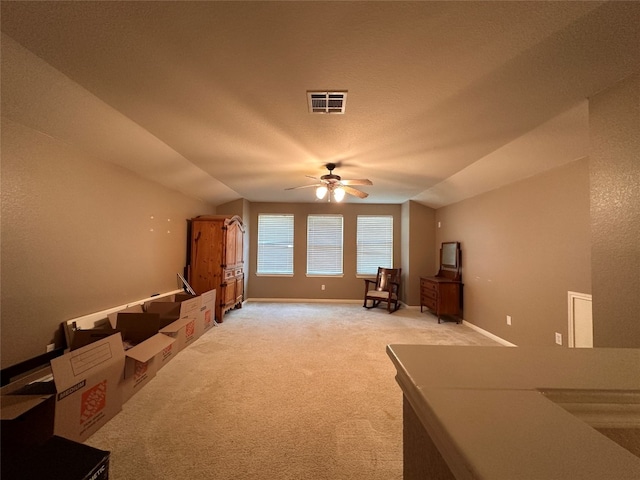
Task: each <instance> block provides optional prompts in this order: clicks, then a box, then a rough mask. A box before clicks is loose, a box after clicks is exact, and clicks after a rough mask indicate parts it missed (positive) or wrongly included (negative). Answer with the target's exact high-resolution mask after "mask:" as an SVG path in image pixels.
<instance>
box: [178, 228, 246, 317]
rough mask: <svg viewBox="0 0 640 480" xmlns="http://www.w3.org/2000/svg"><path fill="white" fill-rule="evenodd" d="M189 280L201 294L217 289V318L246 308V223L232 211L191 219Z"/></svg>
mask: <svg viewBox="0 0 640 480" xmlns="http://www.w3.org/2000/svg"><path fill="white" fill-rule="evenodd" d="M188 225H189V228H188V232H189V242H188V245H187V247H188V250H189V251H188V254H187V258H188V261H189V264H188V265H187V271H188V274H187V275H188V280H189V284H190V285H191V287H192V288H193V289H194V290H195V292H196V293H197V294H202V293H204V292H208V291H209V290H213V289H215V290H216V308H215V315H216V321H218V322H222V321H223V317H224V314H225V312H227V311H228V310H230V309H232V308H242V301H243V299H244V257H243V254H244V249H243V246H244V226H243V224H242V219H241V218H240V217H238V216H237V215H235V216H230V215H203V216H199V217H195V218H192V219H191V220H188Z"/></svg>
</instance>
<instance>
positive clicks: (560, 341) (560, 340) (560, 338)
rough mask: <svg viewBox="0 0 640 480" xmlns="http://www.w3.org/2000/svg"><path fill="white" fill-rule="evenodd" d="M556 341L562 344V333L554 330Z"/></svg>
mask: <svg viewBox="0 0 640 480" xmlns="http://www.w3.org/2000/svg"><path fill="white" fill-rule="evenodd" d="M556 343H557V344H558V345H562V334H561V333H558V332H556Z"/></svg>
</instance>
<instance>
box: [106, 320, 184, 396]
mask: <svg viewBox="0 0 640 480" xmlns="http://www.w3.org/2000/svg"><path fill="white" fill-rule="evenodd" d="M160 325H161V323H160V315H159V314H158V313H147V312H145V313H140V312H132V311H128V312H118V315H117V316H116V327H117V328H118V329H119V330H120V331H121V332H122V338H123V343H124V345H126V347H125V348H126V350H125V357H126V361H125V367H124V380H123V382H122V395H123V402H127V401H128V400H129V399H130V398H131V397H132V396H133V395H134V394H136V393H137V392H139V391H140V389H141V388H142V387H143V386H144V385H146V384H147V383H149V382H150V381H151V380H152V379H153V378H154V377H155V376H156V373H157V372H158V370H159V369H160V368H161V367H162V365H164V363H166V362H164V361H162V360H163V358H164V357H163V352H165V351H167V349H169V350H172V349H173V343H174V342H175V339H174V338H171V337H168V336H167V335H164V334H162V333H159V332H158V330H159V329H160ZM129 347H130V348H129ZM166 361H168V360H166Z"/></svg>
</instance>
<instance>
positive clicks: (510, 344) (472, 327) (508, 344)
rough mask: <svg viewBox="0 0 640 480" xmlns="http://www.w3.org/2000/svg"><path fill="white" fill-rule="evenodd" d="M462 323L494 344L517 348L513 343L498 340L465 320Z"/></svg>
mask: <svg viewBox="0 0 640 480" xmlns="http://www.w3.org/2000/svg"><path fill="white" fill-rule="evenodd" d="M462 323H463V324H464V325H466V326H467V327H469V328H471V329H472V330H475V331H476V332H479V333H481V334H482V335H484V336H485V337H489V338H490V339H491V340H495V341H496V342H498V343H501V344H502V345H504V346H505V347H517V345H516V344H515V343H511V342H508V341H506V340H505V339H504V338H500V337H499V336H497V335H494V334H493V333H491V332H488V331H486V330H485V329H484V328H480V327H478V326H477V325H474V324H473V323H469V322H467V321H466V320H462Z"/></svg>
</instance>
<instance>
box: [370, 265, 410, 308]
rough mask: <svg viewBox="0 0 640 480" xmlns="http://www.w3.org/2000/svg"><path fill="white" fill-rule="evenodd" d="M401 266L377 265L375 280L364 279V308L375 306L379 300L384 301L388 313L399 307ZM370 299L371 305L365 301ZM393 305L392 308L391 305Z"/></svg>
mask: <svg viewBox="0 0 640 480" xmlns="http://www.w3.org/2000/svg"><path fill="white" fill-rule="evenodd" d="M401 274H402V269H401V268H382V267H378V274H377V275H376V279H375V280H370V279H365V280H364V304H363V305H362V306H363V307H364V308H373V307H377V306H378V305H379V304H380V302H386V304H387V310H388V311H389V313H391V312H392V311H393V312H395V311H396V310H398V308H400V284H401ZM368 301H371V305H367V302H368ZM392 306H393V310H392V309H391V307H392Z"/></svg>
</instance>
